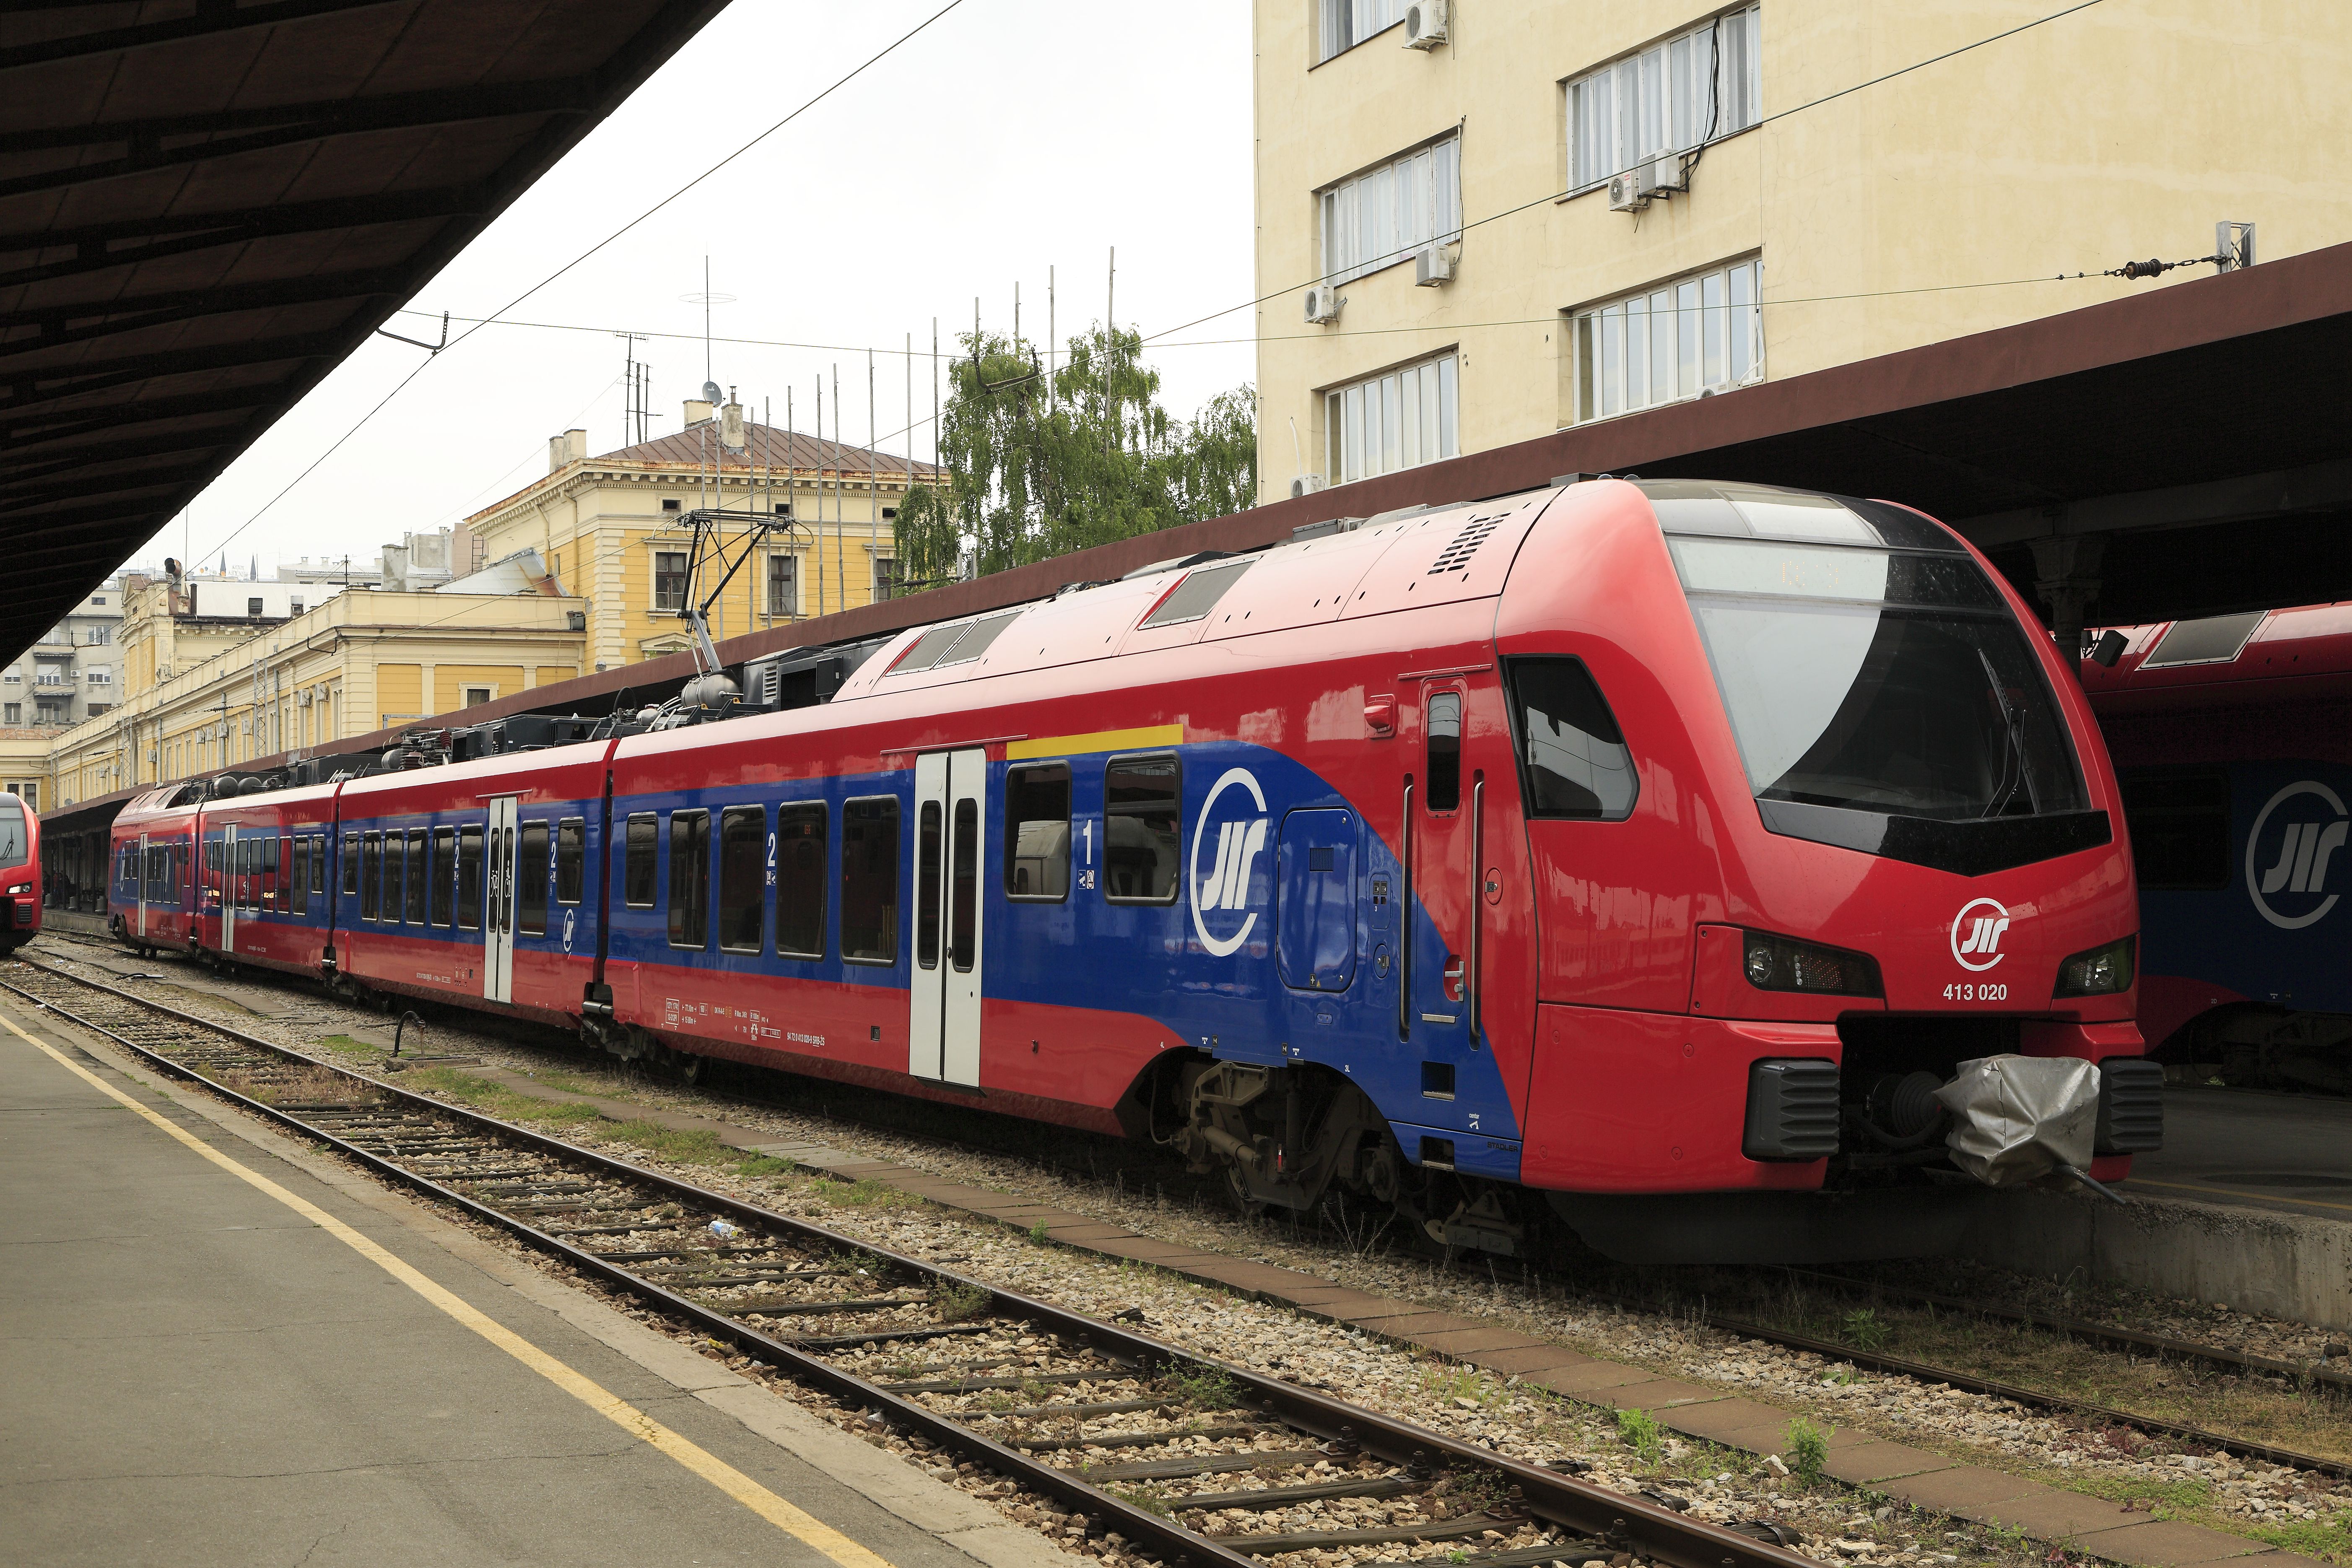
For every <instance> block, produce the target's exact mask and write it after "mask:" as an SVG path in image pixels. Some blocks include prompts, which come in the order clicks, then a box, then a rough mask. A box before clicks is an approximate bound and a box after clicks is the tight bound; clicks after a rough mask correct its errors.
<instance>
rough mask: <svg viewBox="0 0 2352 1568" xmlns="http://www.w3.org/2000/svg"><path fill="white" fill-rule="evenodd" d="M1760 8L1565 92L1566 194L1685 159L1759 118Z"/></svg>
mask: <svg viewBox="0 0 2352 1568" xmlns="http://www.w3.org/2000/svg"><path fill="white" fill-rule="evenodd" d="M1758 27H1759V21H1758V8H1757V7H1756V6H1753V5H1749V6H1747V7H1745V8H1744V9H1741V10H1738V11H1731V12H1727V13H1726V14H1725V15H1723V16H1716V17H1712V18H1710V19H1709V20H1707V21H1706V22H1703V23H1701V24H1700V25H1699V26H1696V27H1694V28H1692V29H1691V30H1690V31H1688V32H1686V33H1683V34H1681V35H1679V36H1677V37H1672V38H1669V39H1667V40H1666V41H1664V43H1660V44H1654V45H1652V46H1651V47H1648V48H1646V49H1643V50H1640V51H1638V52H1636V53H1634V54H1631V55H1627V56H1626V57H1625V58H1623V59H1621V60H1612V62H1610V63H1609V64H1608V65H1605V66H1602V67H1601V68H1599V69H1597V70H1593V71H1589V72H1587V73H1586V74H1584V75H1583V76H1580V77H1578V78H1576V79H1573V80H1571V81H1570V83H1569V84H1568V166H1569V168H1570V171H1571V173H1570V179H1569V188H1570V190H1578V191H1580V190H1591V189H1592V188H1593V187H1594V186H1597V185H1601V184H1606V183H1607V182H1608V179H1609V176H1610V175H1612V174H1617V173H1619V172H1620V171H1622V170H1625V169H1630V168H1633V166H1634V165H1636V164H1638V163H1642V162H1643V161H1644V160H1646V159H1649V158H1654V157H1657V156H1659V155H1660V154H1662V153H1687V152H1689V151H1691V150H1692V149H1693V148H1696V147H1701V146H1704V145H1706V143H1707V142H1712V141H1715V140H1717V138H1719V137H1724V136H1730V135H1733V134H1735V133H1737V132H1741V131H1745V130H1747V129H1748V127H1749V126H1751V125H1753V124H1755V123H1756V122H1757V121H1758V120H1759V119H1760V118H1761V114H1760V111H1759V108H1758V102H1759V96H1760V82H1761V75H1760V72H1759V67H1758V64H1757V56H1758V49H1757V39H1758Z"/></svg>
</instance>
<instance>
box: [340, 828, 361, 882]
mask: <svg viewBox="0 0 2352 1568" xmlns="http://www.w3.org/2000/svg"><path fill="white" fill-rule="evenodd" d="M359 890H360V836H359V835H358V834H356V833H346V834H344V835H343V891H344V892H346V893H356V892H358V891H359Z"/></svg>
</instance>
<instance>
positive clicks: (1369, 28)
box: [1315, 0, 1405, 63]
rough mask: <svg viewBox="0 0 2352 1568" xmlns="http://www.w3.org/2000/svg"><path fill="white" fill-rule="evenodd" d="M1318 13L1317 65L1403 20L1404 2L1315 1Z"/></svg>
mask: <svg viewBox="0 0 2352 1568" xmlns="http://www.w3.org/2000/svg"><path fill="white" fill-rule="evenodd" d="M1316 3H1317V8H1318V10H1319V11H1321V13H1322V18H1321V20H1322V24H1323V25H1322V28H1321V32H1320V37H1319V40H1318V41H1319V43H1320V44H1321V47H1320V49H1319V50H1318V52H1317V54H1316V57H1315V58H1316V59H1317V61H1318V63H1319V62H1321V61H1323V60H1328V59H1329V58H1331V57H1332V56H1333V55H1337V54H1343V53H1345V52H1346V51H1348V50H1349V49H1352V48H1354V47H1356V46H1357V45H1358V44H1360V43H1362V42H1363V41H1364V40H1365V39H1366V38H1369V37H1371V36H1372V35H1373V34H1374V33H1377V32H1380V31H1381V30H1382V29H1384V28H1388V27H1393V26H1396V25H1397V24H1398V23H1399V22H1402V21H1403V20H1404V7H1405V0H1316Z"/></svg>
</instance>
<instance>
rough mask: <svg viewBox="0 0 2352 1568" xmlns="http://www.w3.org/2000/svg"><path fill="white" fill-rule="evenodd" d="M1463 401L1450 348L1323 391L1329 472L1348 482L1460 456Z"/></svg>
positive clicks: (1341, 481) (1337, 479) (1339, 481)
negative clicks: (1429, 356) (1349, 384)
mask: <svg viewBox="0 0 2352 1568" xmlns="http://www.w3.org/2000/svg"><path fill="white" fill-rule="evenodd" d="M1459 404H1460V396H1459V376H1458V373H1457V370H1456V366H1455V361H1454V356H1453V355H1452V354H1450V353H1447V354H1441V355H1440V356H1438V357H1437V358H1436V359H1433V360H1423V362H1422V363H1419V364H1412V365H1407V366H1405V367H1404V368H1403V369H1402V370H1392V371H1390V372H1389V373H1388V374H1385V375H1376V376H1373V377H1371V378H1370V380H1367V381H1360V382H1358V383H1357V384H1355V385H1353V386H1343V387H1340V388H1339V389H1338V390H1336V391H1333V392H1328V393H1326V394H1324V396H1323V428H1324V431H1325V437H1326V439H1327V441H1328V444H1329V445H1328V452H1329V461H1330V468H1328V470H1327V471H1328V472H1329V473H1330V474H1331V475H1332V476H1333V477H1334V479H1335V481H1336V482H1338V483H1341V484H1345V483H1348V482H1349V481H1350V480H1354V479H1371V478H1372V477H1374V476H1375V475H1378V474H1391V473H1394V472H1396V471H1397V470H1398V469H1399V468H1415V467H1418V466H1419V465H1421V464H1423V463H1433V462H1435V461H1437V460H1438V459H1439V458H1452V457H1457V456H1459V455H1460V453H1461V449H1462V448H1461V430H1460V427H1459V426H1460V422H1459V418H1458V413H1457V411H1458V408H1459Z"/></svg>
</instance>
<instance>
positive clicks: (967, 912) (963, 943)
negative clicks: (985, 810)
mask: <svg viewBox="0 0 2352 1568" xmlns="http://www.w3.org/2000/svg"><path fill="white" fill-rule="evenodd" d="M948 855H949V867H948V900H949V903H950V909H949V910H948V962H949V963H952V964H954V965H955V966H956V971H957V973H963V974H969V973H971V961H972V958H973V950H974V949H975V948H976V947H977V946H978V945H979V944H978V942H977V941H976V940H975V939H976V938H977V937H978V936H979V934H980V803H979V802H977V801H975V800H973V799H971V797H970V796H969V795H967V796H965V797H964V798H963V799H961V800H960V801H958V802H956V803H955V829H954V832H953V834H952V835H951V836H950V843H949V847H948Z"/></svg>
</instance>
